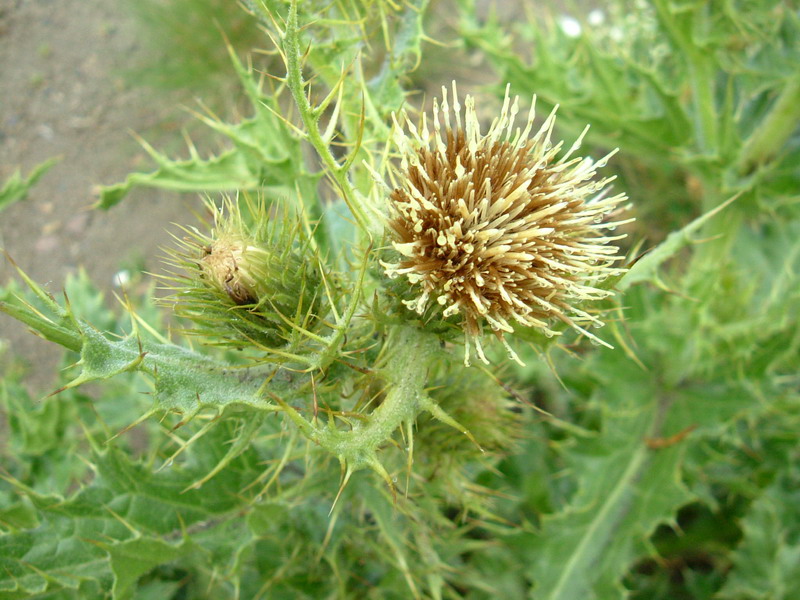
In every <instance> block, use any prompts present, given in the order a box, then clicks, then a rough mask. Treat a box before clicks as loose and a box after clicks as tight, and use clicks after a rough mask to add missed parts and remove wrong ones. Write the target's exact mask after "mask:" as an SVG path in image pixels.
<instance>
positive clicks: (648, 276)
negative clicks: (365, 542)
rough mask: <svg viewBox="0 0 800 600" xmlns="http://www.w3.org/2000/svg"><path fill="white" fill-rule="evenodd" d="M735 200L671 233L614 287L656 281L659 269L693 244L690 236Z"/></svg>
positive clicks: (729, 200)
mask: <svg viewBox="0 0 800 600" xmlns="http://www.w3.org/2000/svg"><path fill="white" fill-rule="evenodd" d="M735 199H736V196H734V197H733V198H730V199H728V200H726V201H725V202H723V203H722V204H720V205H719V206H717V207H716V208H714V209H713V210H710V211H709V212H707V213H706V214H704V215H700V216H699V217H697V218H696V219H695V220H694V221H692V222H691V223H689V224H688V225H686V226H685V227H683V229H681V230H680V231H673V232H672V233H670V234H669V235H668V236H667V239H666V240H664V241H663V242H661V243H660V244H659V245H658V246H656V247H655V248H653V249H652V250H650V251H649V252H648V253H647V254H645V255H644V256H643V257H642V258H640V259H639V260H637V261H636V263H634V265H633V266H632V267H631V268H630V269H629V270H628V272H627V273H625V275H623V276H622V278H621V279H620V280H619V281H618V282H617V284H616V287H617V289H619V290H620V291H625V290H627V289H628V288H629V287H631V286H632V285H633V284H635V283H640V282H642V281H651V282H656V281H658V279H659V277H658V269H659V267H660V266H661V265H662V264H663V263H664V262H666V261H667V260H669V259H670V258H672V257H673V256H675V255H676V254H677V253H678V252H679V251H680V250H681V249H683V248H685V247H686V246H688V245H690V244H693V243H695V241H694V240H693V239H692V234H694V233H697V232H698V231H699V230H700V229H701V228H702V227H703V225H705V224H706V223H707V222H708V221H709V220H711V219H712V218H713V217H714V216H716V215H717V214H718V213H719V212H721V211H723V210H724V209H725V208H726V207H727V206H728V205H729V204H730V203H731V202H733V201H734V200H735Z"/></svg>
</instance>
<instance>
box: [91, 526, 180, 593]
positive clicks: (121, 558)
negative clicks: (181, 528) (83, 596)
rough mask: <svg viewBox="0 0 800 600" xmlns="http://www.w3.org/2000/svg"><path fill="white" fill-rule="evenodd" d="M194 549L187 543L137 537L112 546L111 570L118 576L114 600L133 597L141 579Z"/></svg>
mask: <svg viewBox="0 0 800 600" xmlns="http://www.w3.org/2000/svg"><path fill="white" fill-rule="evenodd" d="M191 547H192V545H191V544H190V543H187V542H183V543H181V544H179V545H173V544H168V543H166V542H162V541H161V540H157V539H153V538H137V539H134V540H129V541H126V542H120V543H118V544H113V545H110V546H108V548H107V550H108V554H109V557H110V559H111V571H112V572H113V573H114V587H113V588H112V594H113V596H114V599H115V600H127V599H129V598H131V597H132V596H133V592H134V588H135V586H136V582H137V581H138V580H139V577H141V576H142V575H144V574H145V573H147V572H149V571H150V570H151V569H152V568H153V567H156V566H158V565H163V564H165V563H168V562H171V561H173V560H175V559H177V558H179V557H181V556H183V555H185V554H186V553H187V552H189V551H190V550H191Z"/></svg>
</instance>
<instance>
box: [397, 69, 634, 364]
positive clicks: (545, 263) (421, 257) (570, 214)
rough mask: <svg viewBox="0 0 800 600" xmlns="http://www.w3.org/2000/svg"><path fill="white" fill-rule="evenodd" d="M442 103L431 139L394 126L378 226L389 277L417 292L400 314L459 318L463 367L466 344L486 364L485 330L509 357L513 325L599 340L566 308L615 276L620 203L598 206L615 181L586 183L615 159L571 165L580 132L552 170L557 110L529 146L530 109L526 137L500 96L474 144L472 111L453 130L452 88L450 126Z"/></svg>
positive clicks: (595, 294)
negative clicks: (391, 169) (392, 256)
mask: <svg viewBox="0 0 800 600" xmlns="http://www.w3.org/2000/svg"><path fill="white" fill-rule="evenodd" d="M442 92H443V95H442V103H441V107H440V106H439V104H438V103H437V102H436V101H434V107H433V132H432V135H431V132H430V131H429V130H428V124H427V121H426V117H425V115H423V116H422V120H421V122H420V125H419V127H416V126H415V125H414V124H413V123H411V121H410V120H409V119H408V117H407V116H406V115H405V114H403V115H402V117H401V119H402V120H403V121H404V122H405V125H406V127H407V129H408V134H406V132H405V131H404V130H403V128H402V127H401V126H400V125H399V124H398V123H397V121H396V120H395V143H396V144H397V146H398V147H399V149H400V151H401V153H402V162H401V164H400V168H399V169H398V170H397V171H396V173H395V179H396V180H397V187H396V188H395V189H394V190H393V191H392V192H391V194H390V197H389V220H388V225H389V230H390V233H391V235H392V238H393V246H394V248H395V249H396V250H397V251H398V252H399V253H400V254H401V255H402V257H401V259H400V260H399V262H396V263H384V268H385V269H386V272H387V274H388V275H389V276H390V277H397V276H401V275H402V276H405V277H406V278H407V280H408V281H409V283H411V284H412V285H413V286H414V287H415V289H417V290H418V291H419V296H418V297H417V298H416V299H414V300H411V301H407V302H406V304H407V305H408V306H409V308H411V309H412V310H415V311H416V312H418V313H420V314H422V313H423V312H424V311H425V310H426V308H427V307H428V306H429V304H430V303H431V302H432V301H436V302H438V303H439V304H440V305H442V306H443V307H445V308H444V311H443V315H444V316H445V317H448V316H452V315H456V314H460V315H461V316H462V317H463V324H464V330H465V333H466V344H467V348H466V358H465V362H467V364H468V362H469V352H470V342H474V344H475V346H476V348H477V352H478V355H479V357H480V358H481V359H482V360H484V361H486V359H485V357H484V354H483V350H482V348H481V344H480V338H479V336H480V334H481V332H482V328H483V325H484V324H488V325H489V327H490V328H491V329H492V330H493V332H494V333H495V335H496V336H497V337H498V338H499V339H500V340H501V341H502V342H503V343H504V344H505V345H506V347H507V348H508V344H507V343H506V342H505V339H504V338H503V334H504V333H511V332H513V331H514V329H513V326H512V323H514V322H515V323H518V324H520V325H523V326H526V327H534V328H538V329H539V330H541V331H543V332H544V333H545V334H546V335H548V336H552V335H555V334H556V333H557V332H555V331H554V330H553V329H551V327H550V325H549V323H551V322H552V321H553V320H560V321H563V322H564V323H566V324H568V325H569V326H571V327H573V328H575V329H577V330H578V331H581V332H582V333H584V334H585V335H587V336H589V337H590V338H593V339H597V338H596V337H595V336H594V335H593V334H592V333H590V332H588V331H586V330H585V329H584V326H586V325H601V324H602V323H601V321H600V320H599V319H598V318H597V317H596V316H594V315H592V314H589V313H587V312H585V311H583V310H581V309H579V308H577V307H576V304H578V303H582V302H584V301H591V300H598V299H601V298H605V297H606V296H608V295H610V294H611V292H610V291H608V290H603V289H598V288H596V287H592V284H593V283H595V282H597V281H599V280H602V279H604V278H606V277H608V276H609V275H611V274H614V273H619V272H620V270H619V269H616V268H614V267H613V264H614V262H616V261H618V260H620V259H621V258H622V257H621V256H618V255H617V252H618V248H617V247H615V246H612V245H608V242H611V241H613V240H617V239H620V238H622V237H624V236H622V235H618V236H611V235H608V234H606V233H605V232H604V230H610V229H613V228H614V227H615V226H616V225H619V224H620V223H621V221H618V222H609V219H608V216H609V214H610V213H611V212H612V211H614V210H615V209H616V208H617V207H618V205H619V204H620V203H621V202H623V201H624V200H625V199H626V196H625V194H617V195H615V196H611V197H606V192H607V189H605V190H604V188H606V186H607V184H608V183H609V182H610V181H611V180H612V179H613V177H607V178H603V179H599V180H593V177H594V176H595V173H596V170H597V168H599V167H602V166H604V165H605V163H606V161H607V160H608V158H609V157H611V156H612V155H613V154H614V152H611V153H610V154H608V155H607V156H605V157H603V158H602V159H600V160H598V161H593V160H592V159H590V158H571V156H572V154H573V153H574V152H575V151H576V150H577V149H578V148H579V146H580V143H581V140H582V138H583V135H584V134H585V133H586V131H585V130H584V134H581V136H580V138H579V139H578V140H577V141H576V142H575V143H574V144H573V145H572V147H571V148H570V149H569V150H568V151H567V152H566V153H565V154H564V155H563V156H562V157H561V158H559V159H556V155H557V154H558V153H559V152H560V150H561V146H562V143H561V142H559V143H557V144H555V145H554V144H552V143H551V135H552V131H553V124H554V122H555V110H554V111H553V112H552V113H551V114H550V115H549V116H548V118H547V119H546V120H545V122H544V124H543V125H542V127H541V128H540V129H539V131H538V132H537V133H536V134H535V135H534V136H533V137H531V138H529V134H530V132H531V128H532V126H533V119H534V108H533V107H532V108H531V111H530V113H529V116H528V119H527V123H526V125H525V127H524V129H522V130H520V129H519V128H517V129H514V119H515V116H516V114H517V112H518V99H517V98H515V99H514V101H513V103H512V102H511V99H510V98H509V95H508V92H506V97H505V101H504V103H503V108H502V112H501V114H500V117H499V118H497V119H495V120H494V121H493V123H492V124H491V126H490V128H489V131H488V132H487V133H486V135H481V133H480V125H479V123H478V119H477V116H476V113H475V106H474V101H473V99H472V98H471V97H470V96H467V97H466V98H465V100H464V104H465V111H464V114H463V122H462V113H461V106H460V105H459V102H458V95H457V91H456V87H455V83H454V84H453V93H452V100H453V106H452V115H451V108H450V107H449V106H448V94H447V90H446V89H445V88H443V90H442ZM535 104H536V98H535V97H534V99H533V105H534V107H535ZM451 118H452V120H451ZM587 129H588V128H587ZM598 341H599V340H598ZM508 350H509V352H510V354H511V356H512V357H513V358H515V359H516V355H514V353H513V351H511V349H510V348H508ZM517 360H518V359H517Z"/></svg>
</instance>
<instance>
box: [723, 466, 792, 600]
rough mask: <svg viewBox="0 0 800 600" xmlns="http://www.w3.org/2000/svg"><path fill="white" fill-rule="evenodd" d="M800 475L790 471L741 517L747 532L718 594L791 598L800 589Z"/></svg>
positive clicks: (744, 599)
mask: <svg viewBox="0 0 800 600" xmlns="http://www.w3.org/2000/svg"><path fill="white" fill-rule="evenodd" d="M796 458H797V457H796V456H795V459H796ZM799 503H800V477H798V474H797V472H796V470H795V471H794V472H793V473H785V474H782V475H781V476H779V478H778V479H777V480H776V481H775V482H774V483H773V484H772V485H770V486H769V487H767V489H765V490H764V493H763V495H762V496H761V497H760V498H758V499H757V500H756V501H755V502H754V503H753V506H752V507H751V508H750V510H749V511H748V513H747V515H746V516H745V518H744V519H743V521H742V529H743V530H744V538H743V539H742V543H741V544H740V545H739V547H738V548H737V550H736V552H735V553H734V555H733V564H734V567H733V570H732V571H731V573H730V576H729V578H728V580H727V582H726V584H725V586H724V587H723V588H722V590H721V592H720V595H719V597H720V598H726V599H730V600H762V599H763V600H790V599H792V598H795V597H796V596H797V590H798V589H800V515H799V514H798V511H797V506H798V504H799Z"/></svg>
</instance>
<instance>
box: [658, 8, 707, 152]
mask: <svg viewBox="0 0 800 600" xmlns="http://www.w3.org/2000/svg"><path fill="white" fill-rule="evenodd" d="M653 4H654V5H655V8H656V12H657V13H658V20H659V22H660V23H661V26H662V27H663V28H664V31H665V32H666V34H667V35H668V36H669V37H670V39H671V40H672V43H673V44H675V46H676V48H677V49H678V50H680V51H681V53H682V54H683V56H684V57H685V59H686V63H687V68H688V71H689V80H690V83H691V87H692V103H693V104H694V115H693V117H694V125H695V127H694V128H695V140H696V142H697V147H698V150H699V151H700V152H702V153H705V154H710V153H716V152H717V151H718V150H719V149H718V147H717V145H718V143H719V135H718V130H719V125H718V120H717V107H716V101H715V99H714V81H715V73H714V63H713V57H712V55H710V54H709V53H708V52H707V50H705V49H703V48H700V47H698V46H697V44H696V43H695V41H694V40H693V39H691V37H690V35H689V34H687V33H686V31H685V30H684V29H683V28H682V27H681V26H680V24H679V23H678V21H677V18H676V16H675V15H674V13H673V12H672V10H671V8H670V6H669V3H668V2H667V1H666V0H654V2H653Z"/></svg>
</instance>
